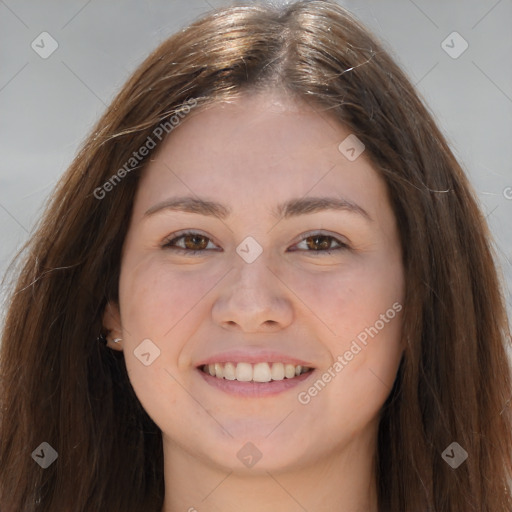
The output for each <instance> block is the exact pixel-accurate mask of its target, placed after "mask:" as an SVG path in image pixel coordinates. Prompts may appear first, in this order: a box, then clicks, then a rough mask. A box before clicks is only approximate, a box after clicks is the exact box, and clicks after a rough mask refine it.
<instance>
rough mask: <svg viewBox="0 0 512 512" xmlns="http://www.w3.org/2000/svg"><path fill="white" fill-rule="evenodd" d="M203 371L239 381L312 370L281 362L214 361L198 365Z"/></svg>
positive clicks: (277, 377)
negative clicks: (213, 362)
mask: <svg viewBox="0 0 512 512" xmlns="http://www.w3.org/2000/svg"><path fill="white" fill-rule="evenodd" d="M199 369H200V370H201V371H203V372H204V373H206V374H208V375H211V376H212V377H216V378H217V379H225V380H236V381H239V382H262V383H263V382H271V381H279V380H284V379H293V378H295V377H298V376H299V375H302V374H304V373H308V372H311V371H313V368H310V367H308V366H300V365H293V364H283V363H267V362H263V363H255V364H251V363H244V362H240V363H232V362H226V363H215V364H205V365H202V366H200V367H199Z"/></svg>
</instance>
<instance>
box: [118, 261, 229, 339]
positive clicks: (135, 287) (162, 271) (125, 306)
mask: <svg viewBox="0 0 512 512" xmlns="http://www.w3.org/2000/svg"><path fill="white" fill-rule="evenodd" d="M219 279H220V276H217V275H216V274H215V275H212V272H209V273H205V272H199V271H198V270H197V268H196V269H194V267H193V266H192V265H191V266H190V268H188V269H187V268H180V270H179V271H177V270H173V268H172V266H170V265H169V264H168V263H166V262H165V261H162V260H161V258H160V259H159V260H157V258H154V259H153V260H151V259H149V258H148V259H147V260H145V261H142V262H141V263H140V264H138V265H136V266H133V267H131V268H129V267H128V266H127V267H126V270H125V271H124V272H122V273H121V279H120V288H119V292H120V303H121V304H120V305H121V313H122V322H123V327H124V328H125V329H126V330H127V331H128V333H129V334H128V336H129V338H134V339H135V338H141V339H143V338H151V337H154V338H155V339H157V340H160V341H162V342H164V340H167V341H165V343H163V345H168V344H169V341H168V340H170V339H176V336H174V334H175V332H177V331H180V329H182V328H183V327H184V326H185V325H190V323H191V322H190V315H193V312H194V308H195V307H196V306H197V305H198V303H199V302H200V300H201V298H202V297H204V296H205V295H206V294H207V293H208V291H209V290H211V288H212V287H213V286H214V284H215V283H216V282H217V281H218V280H219Z"/></svg>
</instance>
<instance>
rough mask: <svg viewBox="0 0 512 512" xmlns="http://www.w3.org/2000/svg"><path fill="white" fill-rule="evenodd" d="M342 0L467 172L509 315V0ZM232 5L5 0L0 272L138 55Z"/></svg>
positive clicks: (1, 16)
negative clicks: (413, 89)
mask: <svg viewBox="0 0 512 512" xmlns="http://www.w3.org/2000/svg"><path fill="white" fill-rule="evenodd" d="M274 3H277V4H279V3H282V2H277V1H276V2H274ZM339 3H340V4H341V5H344V6H345V7H347V8H348V9H349V10H350V11H351V12H352V13H353V14H355V15H356V17H358V18H359V19H360V20H361V21H363V23H365V24H366V25H367V26H368V28H370V29H371V30H372V31H373V32H374V33H375V34H376V35H377V36H378V37H380V39H381V40H383V42H384V45H385V47H386V48H387V49H388V50H389V51H390V52H391V53H392V54H393V55H394V57H395V58H396V60H397V61H398V63H399V64H401V66H402V67H403V68H404V70H405V71H406V73H407V74H408V75H409V77H410V78H411V80H412V82H413V83H414V84H416V85H417V87H418V90H419V92H420V94H421V95H422V96H423V98H424V99H425V101H426V103H427V104H428V106H429V108H430V110H431V111H432V112H433V114H434V116H435V118H436V119H437V121H438V124H439V126H440V128H441V130H442V131H443V133H444V134H445V135H446V136H447V138H448V141H449V142H450V144H451V146H452V149H453V151H454V152H455V155H456V156H457V157H458V159H459V161H460V162H461V164H462V165H463V167H464V169H465V170H466V172H467V173H468V175H469V178H470V180H471V182H472V183H473V185H474V187H475V189H476V190H477V193H478V196H479V199H480V201H481V205H482V208H483V211H484V212H485V215H486V216H487V219H488V222H489V224H490V227H491V230H492V232H493V234H494V237H495V241H496V249H497V252H498V256H499V259H500V264H501V265H502V270H503V273H504V280H505V284H506V289H505V293H506V297H507V304H508V307H509V313H510V312H511V311H512V300H511V296H512V230H511V220H510V219H511V218H512V188H508V187H512V58H511V55H512V31H511V28H510V27H511V26H512V0H484V1H476V0H469V1H465V0H464V1H463V0H460V1H454V0H452V1H447V2H446V1H440V0H436V1H430V2H428V1H426V0H414V1H413V0H392V1H377V0H374V1H371V0H364V1H350V0H346V1H340V2H339ZM227 4H228V2H225V1H217V0H190V1H185V0H177V1H169V0H167V1H164V0H146V1H142V0H140V1H135V0H129V1H124V2H121V1H120V0H115V1H108V2H107V1H103V2H102V1H100V0H89V1H84V0H82V1H75V0H73V1H68V2H57V1H56V0H53V1H45V2H44V3H43V2H37V1H36V0H34V1H26V0H20V1H15V0H0V34H1V35H0V38H1V44H0V113H1V114H0V115H1V117H0V119H1V123H0V151H1V153H0V154H1V160H0V234H1V240H2V243H1V245H0V274H1V275H3V274H4V272H5V270H6V269H7V265H8V263H9V261H10V260H11V258H12V257H13V256H14V254H15V252H16V250H17V249H18V248H19V247H20V245H21V244H22V243H23V242H24V241H25V240H26V239H27V237H28V236H29V234H30V232H31V230H32V228H33V226H34V223H35V222H36V221H37V219H38V217H39V216H40V214H41V211H42V207H43V204H44V202H45V201H46V199H47V198H48V196H49V194H50V193H51V190H52V189H53V187H54V186H55V184H56V182H57V181H58V179H59V177H60V176H61V175H62V173H63V172H64V171H65V169H66V168H67V166H68V165H69V164H70V162H71V160H72V159H73V157H74V155H75V153H76V151H77V149H78V146H79V144H80V143H81V141H82V140H83V139H84V137H85V136H86V135H87V134H88V132H89V130H90V129H91V128H92V125H93V123H94V122H95V121H96V120H97V119H98V117H99V116H100V114H101V113H102V112H103V110H104V109H105V107H106V105H108V104H109V102H110V101H111V100H112V99H113V97H114V96H115V94H116V92H117V91H118V90H119V88H120V87H121V85H122V84H123V83H124V82H125V81H126V79H127V78H128V77H129V75H130V74H131V73H132V71H133V70H134V69H135V68H136V67H137V65H138V64H140V63H141V62H142V60H143V59H144V58H145V57H146V56H147V54H148V53H149V52H150V51H151V50H152V49H153V48H155V47H156V46H157V45H158V44H159V43H160V42H161V41H162V40H164V39H165V38H167V37H168V36H169V35H171V34H172V33H174V32H175V31H177V30H178V29H180V28H182V27H184V26H185V25H187V24H188V23H190V22H191V21H193V20H195V19H196V18H197V17H198V16H200V15H201V14H203V13H205V12H207V11H209V10H210V9H211V8H212V7H220V6H223V5H227ZM453 31H456V32H458V33H459V34H460V35H461V36H462V37H463V38H464V40H465V41H467V44H468V45H469V46H468V48H467V50H466V51H465V52H464V53H462V54H461V55H460V56H459V57H458V58H452V57H451V56H450V55H448V53H446V51H445V50H444V49H443V47H442V42H443V41H444V40H446V39H447V37H448V36H449V35H450V34H451V33H452V32H453ZM42 32H48V33H49V34H50V35H51V36H52V37H53V38H54V39H55V40H56V41H57V43H58V48H57V50H56V51H55V52H54V53H53V54H52V55H50V56H49V57H48V58H46V59H43V58H41V56H40V55H39V54H38V53H36V51H34V49H32V47H31V44H32V42H33V41H34V40H35V41H36V43H37V42H38V41H39V42H40V40H41V37H39V36H40V34H41V33H42ZM39 44H41V43H39ZM446 44H448V45H450V46H453V47H454V48H453V49H452V50H451V51H452V52H453V51H457V50H460V49H461V48H462V46H461V41H459V40H457V39H455V40H453V42H452V39H450V38H448V39H447V42H446V43H445V45H446ZM48 47H49V46H48V42H47V43H46V44H45V48H48ZM507 192H508V193H507ZM507 196H508V198H507ZM5 289H6V286H3V288H2V289H1V290H0V298H1V297H4V292H5ZM4 309H5V308H4V307H2V310H4ZM3 312H4V311H3ZM3 312H2V313H3Z"/></svg>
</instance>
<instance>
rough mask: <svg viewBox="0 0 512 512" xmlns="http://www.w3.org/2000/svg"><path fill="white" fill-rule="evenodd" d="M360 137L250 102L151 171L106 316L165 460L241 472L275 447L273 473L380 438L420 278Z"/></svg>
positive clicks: (272, 103)
mask: <svg viewBox="0 0 512 512" xmlns="http://www.w3.org/2000/svg"><path fill="white" fill-rule="evenodd" d="M349 135H350V132H349V131H347V130H346V129H345V128H343V127H342V126H341V125H340V124H338V123H337V122H336V121H335V120H334V118H331V117H329V116H328V115H327V114H326V113H325V112H316V111H315V110H313V109H312V108H310V107H309V106H307V105H306V104H304V103H300V102H297V101H292V100H291V99H290V98H287V97H285V96H282V95H280V94H279V93H277V92H275V93H265V94H263V93H259V94H253V95H245V96H242V97H240V98H238V99H236V100H233V101H231V102H230V103H217V104H215V105H214V106H210V107H208V108H207V109H203V110H200V111H196V112H192V113H191V114H189V116H188V118H186V119H185V120H184V121H183V122H182V123H181V125H180V126H178V127H177V128H176V129H175V130H174V131H173V132H172V134H171V135H170V137H169V138H168V139H167V140H166V142H165V144H164V145H163V146H162V147H161V148H160V150H159V152H158V153H157V154H156V155H154V157H153V160H152V161H151V162H150V164H149V166H148V167H147V168H146V169H145V171H144V175H143V176H142V178H141V182H140V185H139V188H138V192H137V195H136V198H135V202H134V207H133V212H132V217H131V221H130V226H129V230H128V234H127V237H126V240H125V244H124V247H123V256H122V265H121V275H120V283H119V292H120V298H119V304H118V305H111V306H112V307H111V309H110V310H109V315H108V318H109V319H110V320H108V319H106V320H105V321H106V323H110V326H114V325H115V326H120V327H119V332H118V334H119V335H120V336H121V337H122V339H123V341H122V350H123V351H124V357H125V361H126V366H127V369H128V373H129V377H130V380H131V382H132V385H133V387H134V389H135V392H136V394H137V396H138V398H139V400H140V401H141V403H142V405H143V406H144V408H145V410H146V411H147V412H148V414H149V415H150V416H151V418H152V419H153V420H154V421H155V423H156V424H157V425H158V426H159V427H160V429H161V430H162V434H163V440H164V450H165V449H167V450H169V451H171V449H172V450H175V452H179V453H181V454H182V456H183V457H184V458H188V459H189V460H196V461H202V463H205V464H213V465H215V466H217V467H223V468H230V469H233V468H237V469H239V470H241V471H243V470H244V467H245V466H244V464H245V465H247V460H248V459H247V455H249V456H250V455H258V452H259V453H261V454H262V458H261V460H260V461H259V462H258V464H257V466H255V467H256V468H258V469H259V470H261V471H267V470H276V469H285V468H292V467H298V466H301V465H304V466H305V465H307V464H311V463H314V462H315V461H322V460H323V459H328V458H330V457H332V456H333V455H335V454H336V453H341V452H342V451H343V450H344V449H348V447H349V446H350V445H354V443H356V442H359V443H364V445H365V446H368V445H369V444H371V443H373V442H375V438H376V433H377V426H378V417H379V411H380V409H381V407H382V405H383V403H384V401H385V400H386V398H387V396H388V395H389V393H390V390H391V386H392V384H393V381H394V379H395V376H396V372H397V369H398V365H399V362H400V359H401V355H402V350H403V348H402V344H401V337H400V333H401V313H400V310H401V309H402V299H403V293H404V276H403V267H402V259H401V248H400V243H399V236H398V231H397V226H396V222H395V217H394V214H393V211H392V209H391V206H390V202H389V199H388V196H387V191H386V187H385V184H384V182H383V180H382V179H381V178H380V176H379V175H378V174H377V172H376V171H375V170H374V168H373V167H372V165H371V164H370V162H369V160H368V159H367V157H366V155H365V153H364V151H363V153H362V154H360V155H359V156H357V153H358V150H359V149H360V148H359V147H358V146H357V145H356V146H354V141H353V139H348V141H345V139H346V138H347V137H348V136H349ZM343 141H345V142H343ZM342 142H343V143H342ZM340 143H342V144H341V149H340V147H339V146H340ZM352 147H353V148H354V149H355V150H354V151H353V150H351V149H350V148H352ZM354 157H357V158H354ZM185 197H188V198H189V199H188V200H181V201H180V202H176V201H175V200H176V199H177V198H185ZM199 200H202V201H208V203H206V204H203V205H201V204H200V203H198V202H197V201H199ZM173 201H174V204H173ZM193 201H196V203H194V202H193ZM283 205H284V206H283ZM117 346H118V345H116V347H117ZM210 371H211V373H213V374H214V376H212V375H210ZM216 372H218V376H217V373H216ZM302 372H304V373H302ZM296 374H298V376H296ZM259 381H261V382H259ZM248 442H250V443H252V444H249V445H248V444H246V443H248ZM241 449H242V451H241V452H240V450H241ZM256 449H257V451H258V452H257V451H256ZM244 450H245V451H244Z"/></svg>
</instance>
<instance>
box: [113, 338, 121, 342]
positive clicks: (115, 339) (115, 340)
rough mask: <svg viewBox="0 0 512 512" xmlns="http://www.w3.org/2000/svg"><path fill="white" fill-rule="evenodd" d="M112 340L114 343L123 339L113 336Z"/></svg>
mask: <svg viewBox="0 0 512 512" xmlns="http://www.w3.org/2000/svg"><path fill="white" fill-rule="evenodd" d="M112 341H113V342H114V343H119V342H120V341H123V338H114V339H113V340H112Z"/></svg>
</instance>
